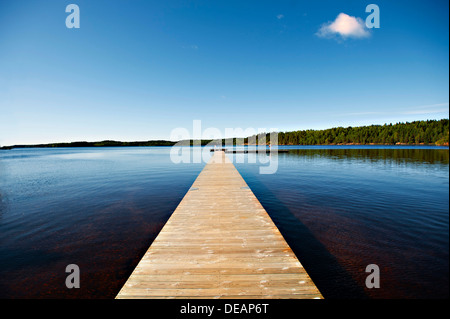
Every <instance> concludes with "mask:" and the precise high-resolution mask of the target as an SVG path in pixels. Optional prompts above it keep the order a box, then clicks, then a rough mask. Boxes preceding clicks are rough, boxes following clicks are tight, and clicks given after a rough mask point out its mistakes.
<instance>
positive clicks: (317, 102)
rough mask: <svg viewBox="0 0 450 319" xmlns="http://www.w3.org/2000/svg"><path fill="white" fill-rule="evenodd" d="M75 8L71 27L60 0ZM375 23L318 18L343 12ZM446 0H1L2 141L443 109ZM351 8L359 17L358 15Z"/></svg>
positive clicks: (435, 114)
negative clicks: (371, 8) (373, 16)
mask: <svg viewBox="0 0 450 319" xmlns="http://www.w3.org/2000/svg"><path fill="white" fill-rule="evenodd" d="M70 3H75V4H77V5H78V6H79V8H80V28H79V29H68V28H66V25H65V20H66V17H67V16H68V13H66V12H65V8H66V6H67V5H68V4H70ZM370 3H375V4H377V5H378V6H379V8H380V28H379V29H370V30H369V29H366V30H364V32H365V36H362V37H351V36H345V34H343V33H342V32H343V31H342V32H341V33H339V32H335V33H331V34H330V33H328V35H327V36H324V35H323V32H322V33H321V32H320V31H319V30H323V28H327V27H329V29H328V30H331V27H330V26H332V23H333V21H334V22H336V21H337V20H336V19H337V17H338V15H339V14H340V13H345V14H346V15H348V17H350V18H352V19H354V21H360V22H361V21H365V19H366V17H367V15H368V13H366V12H365V8H366V6H367V5H368V4H370ZM448 12H449V3H448V1H447V0H444V1H438V0H434V1H425V0H423V1H414V0H408V1H406V0H405V1H399V0H396V1H392V0H389V1H385V0H383V1H378V0H370V1H356V0H354V1H337V0H329V1H321V0H314V1H312V0H311V1H294V0H288V1H261V0H260V1H242V0H241V1H234V0H226V1H214V0H205V1H149V0H127V1H125V0H108V1H106V0H95V1H93V0H68V1H62V0H53V1H50V0H34V1H32V0H21V1H17V0H0V145H12V144H21V143H24V144H34V143H49V142H70V141H97V140H104V139H114V140H121V141H132V140H152V139H169V137H170V133H171V131H172V130H173V129H175V128H178V127H184V128H186V129H188V130H189V131H192V123H193V122H192V121H193V120H201V121H202V127H203V128H207V127H216V128H218V129H219V130H221V131H222V132H224V130H225V128H242V129H246V128H255V129H257V128H266V129H268V130H269V129H271V128H276V129H278V130H280V131H289V130H299V129H322V128H330V127H335V126H350V125H351V126H357V125H368V124H384V123H390V122H392V123H395V122H405V121H413V120H422V119H441V118H448V114H449V112H448V108H449V105H448V102H449V89H448V86H449V15H448ZM356 18H360V20H358V19H356Z"/></svg>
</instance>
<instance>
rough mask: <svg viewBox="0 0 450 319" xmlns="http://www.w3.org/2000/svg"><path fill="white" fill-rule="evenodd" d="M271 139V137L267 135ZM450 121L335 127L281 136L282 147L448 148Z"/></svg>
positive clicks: (281, 134) (279, 134)
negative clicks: (382, 146) (425, 145)
mask: <svg viewBox="0 0 450 319" xmlns="http://www.w3.org/2000/svg"><path fill="white" fill-rule="evenodd" d="M267 138H269V135H267ZM448 143H449V120H448V119H442V120H428V121H414V122H406V123H396V124H385V125H370V126H358V127H351V126H349V127H335V128H331V129H325V130H302V131H293V132H279V133H278V144H279V145H339V144H388V145H395V144H435V145H448Z"/></svg>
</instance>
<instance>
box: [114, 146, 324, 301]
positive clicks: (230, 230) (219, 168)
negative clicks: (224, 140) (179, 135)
mask: <svg viewBox="0 0 450 319" xmlns="http://www.w3.org/2000/svg"><path fill="white" fill-rule="evenodd" d="M116 298H132V299H140V298H152V299H153V298H203V299H212V298H233V299H234V298H246V299H259V298H274V299H275V298H283V299H291V298H297V299H298V298H301V299H304V298H308V299H309V298H316V299H317V298H320V299H321V298H322V295H321V293H320V292H319V290H318V289H317V287H316V286H315V284H314V283H313V281H312V280H311V278H310V277H309V275H308V274H307V273H306V271H305V269H304V268H303V267H302V265H301V264H300V262H299V260H298V259H297V257H296V256H295V255H294V253H293V252H292V250H291V249H290V247H289V246H288V244H287V243H286V241H285V240H284V238H283V237H282V235H281V233H280V232H279V230H278V228H277V227H276V226H275V224H274V223H273V222H272V220H271V218H270V217H269V215H268V214H267V212H266V211H265V210H264V208H263V207H262V206H261V204H260V202H259V201H258V199H257V198H256V197H255V195H254V194H253V192H252V191H251V190H250V189H249V187H248V185H247V184H246V183H245V181H244V179H243V178H242V177H241V175H240V174H239V172H238V171H237V170H236V168H235V167H234V165H233V163H231V161H230V160H229V159H228V158H227V156H226V155H225V153H224V152H223V151H216V152H214V153H213V154H212V157H211V159H210V161H209V162H208V164H206V166H205V168H204V169H203V170H202V172H201V173H200V174H199V176H198V177H197V179H196V180H195V182H194V184H193V185H192V187H191V188H190V190H189V191H188V192H187V194H186V196H185V197H184V198H183V200H182V201H181V202H180V204H179V205H178V207H177V208H176V210H175V211H174V212H173V214H172V216H171V217H170V218H169V220H168V221H167V223H166V224H165V225H164V227H163V228H162V230H161V232H160V233H159V235H158V236H157V237H156V239H155V240H154V241H153V243H152V245H151V246H150V248H149V249H148V250H147V252H146V253H145V255H144V257H143V258H142V260H141V261H140V262H139V263H138V265H137V267H136V268H135V270H134V271H133V273H132V274H131V276H130V277H129V278H128V280H127V282H126V283H125V285H124V286H123V287H122V289H121V290H120V292H119V293H118V295H117V296H116Z"/></svg>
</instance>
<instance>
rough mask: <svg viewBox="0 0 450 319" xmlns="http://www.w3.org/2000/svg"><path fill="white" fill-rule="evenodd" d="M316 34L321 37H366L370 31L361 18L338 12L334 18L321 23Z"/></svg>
mask: <svg viewBox="0 0 450 319" xmlns="http://www.w3.org/2000/svg"><path fill="white" fill-rule="evenodd" d="M316 35H317V36H319V37H322V38H332V37H335V36H340V37H342V38H343V39H347V38H367V37H368V36H370V32H369V30H368V29H367V28H366V24H365V23H364V21H363V20H362V19H361V18H356V17H352V16H349V15H348V14H345V13H339V15H338V16H337V17H336V20H334V21H331V22H328V23H325V24H323V25H322V26H321V27H320V29H319V31H317V33H316Z"/></svg>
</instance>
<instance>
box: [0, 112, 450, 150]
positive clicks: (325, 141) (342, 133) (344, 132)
mask: <svg viewBox="0 0 450 319" xmlns="http://www.w3.org/2000/svg"><path fill="white" fill-rule="evenodd" d="M270 138H271V134H270V133H260V134H258V135H253V136H249V137H245V138H236V137H235V138H225V139H215V140H211V139H210V140H198V139H197V140H181V141H178V142H174V141H167V140H149V141H134V142H121V141H113V140H104V141H98V142H86V141H79V142H70V143H48V144H33V145H11V146H3V147H0V149H6V150H8V149H13V148H44V147H46V148H56V147H118V146H174V145H175V144H177V145H180V146H193V145H201V146H205V145H217V146H223V145H238V146H245V145H270ZM261 140H262V143H261V142H259V141H261ZM226 143H230V144H226ZM276 145H280V146H281V145H283V146H289V145H299V146H300V145H311V146H312V145H321V146H327V145H328V146H331V145H336V146H338V145H342V146H349V145H391V146H392V145H398V146H401V145H429V146H449V120H448V119H442V120H427V121H414V122H406V123H396V124H392V123H391V124H384V125H370V126H358V127H351V126H349V127H335V128H331V129H325V130H302V131H291V132H278V133H277V143H276Z"/></svg>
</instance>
